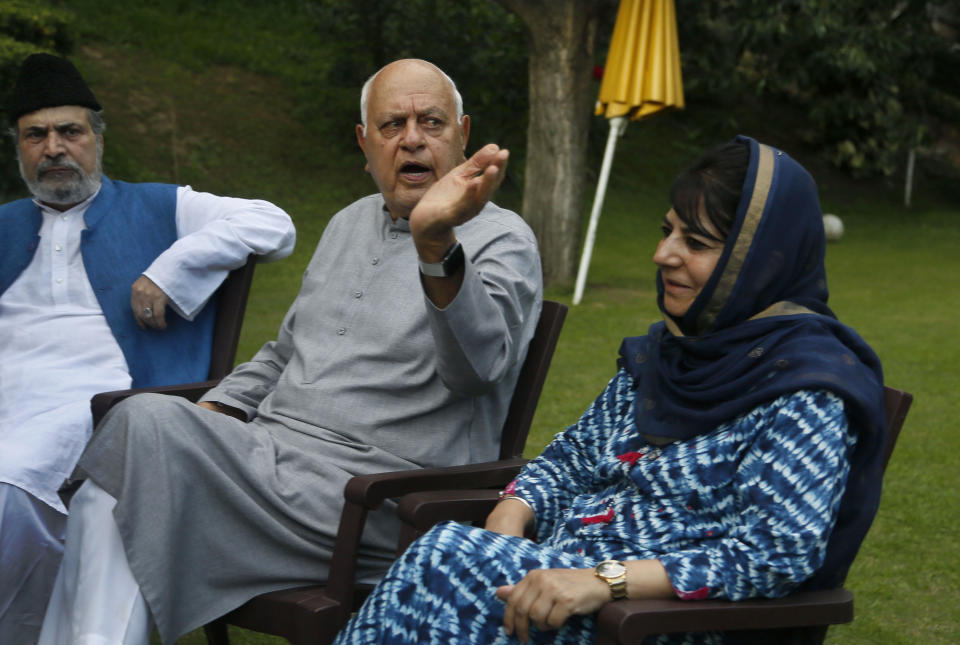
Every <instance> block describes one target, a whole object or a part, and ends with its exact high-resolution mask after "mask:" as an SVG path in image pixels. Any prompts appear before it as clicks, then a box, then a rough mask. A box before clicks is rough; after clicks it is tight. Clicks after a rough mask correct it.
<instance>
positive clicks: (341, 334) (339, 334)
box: [337, 327, 347, 336]
mask: <svg viewBox="0 0 960 645" xmlns="http://www.w3.org/2000/svg"><path fill="white" fill-rule="evenodd" d="M346 333H347V330H346V329H345V328H344V327H341V328H340V329H338V330H337V336H343V335H344V334H346Z"/></svg>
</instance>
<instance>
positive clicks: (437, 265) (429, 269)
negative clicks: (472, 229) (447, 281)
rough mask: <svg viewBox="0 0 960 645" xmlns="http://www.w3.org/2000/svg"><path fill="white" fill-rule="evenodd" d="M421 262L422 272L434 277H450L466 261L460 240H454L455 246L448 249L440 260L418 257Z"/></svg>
mask: <svg viewBox="0 0 960 645" xmlns="http://www.w3.org/2000/svg"><path fill="white" fill-rule="evenodd" d="M417 262H419V264H420V273H422V274H423V275H428V276H431V277H434V278H449V277H450V276H452V275H454V274H456V273H457V271H459V270H460V269H461V268H462V267H463V265H464V262H465V259H464V255H463V247H462V246H461V245H460V242H454V244H453V246H451V247H450V248H449V249H447V252H446V253H445V254H444V256H443V259H442V260H441V261H440V262H424V261H423V260H421V259H420V258H417Z"/></svg>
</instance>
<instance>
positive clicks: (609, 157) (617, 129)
mask: <svg viewBox="0 0 960 645" xmlns="http://www.w3.org/2000/svg"><path fill="white" fill-rule="evenodd" d="M626 129H627V117H626V116H615V117H613V118H611V119H610V134H609V135H608V136H607V147H606V149H605V150H604V152H603V164H602V165H601V166H600V178H599V179H598V181H597V193H596V195H595V196H594V198H593V208H592V209H591V210H590V223H589V225H588V226H587V236H586V238H585V239H584V241H583V254H582V255H581V256H580V268H579V269H578V270H577V284H576V287H574V290H573V304H575V305H579V304H580V300H581V299H582V298H583V288H584V286H585V285H586V283H587V271H588V270H589V269H590V258H591V256H592V255H593V244H594V241H595V239H596V237H597V222H599V221H600V210H601V209H602V208H603V198H604V197H605V196H606V194H607V180H608V179H609V178H610V166H612V165H613V151H614V150H615V149H616V147H617V139H618V138H619V137H622V136H623V133H624V132H625V131H626Z"/></svg>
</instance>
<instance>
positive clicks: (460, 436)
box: [80, 195, 542, 643]
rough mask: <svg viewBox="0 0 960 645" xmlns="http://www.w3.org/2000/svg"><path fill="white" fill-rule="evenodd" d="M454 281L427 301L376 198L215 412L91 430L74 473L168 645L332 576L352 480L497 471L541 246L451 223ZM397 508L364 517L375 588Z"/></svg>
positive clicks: (323, 252) (497, 226)
mask: <svg viewBox="0 0 960 645" xmlns="http://www.w3.org/2000/svg"><path fill="white" fill-rule="evenodd" d="M456 234H457V238H458V239H459V240H460V241H461V243H462V244H463V247H464V250H465V252H466V256H467V262H466V268H465V275H464V280H463V285H462V286H461V288H460V291H459V293H458V294H457V297H456V298H455V299H454V301H453V302H452V303H450V305H449V306H448V307H447V308H445V309H444V310H439V309H437V308H436V307H435V306H433V304H432V303H431V302H430V301H429V300H428V299H427V298H426V296H425V295H424V293H423V289H422V287H421V284H420V278H419V272H418V269H417V261H416V251H415V249H414V245H413V241H412V239H411V235H410V231H409V225H408V222H407V221H406V220H399V221H397V222H394V221H393V220H392V219H391V218H390V216H389V214H388V213H387V212H386V211H385V210H384V207H383V200H382V198H381V197H380V196H379V195H375V196H370V197H367V198H364V199H361V200H359V201H358V202H356V203H354V204H352V205H351V206H349V207H347V208H346V209H344V210H343V211H341V212H340V213H338V214H337V215H336V216H335V217H334V218H333V220H331V222H330V224H329V226H328V227H327V230H326V231H325V232H324V235H323V238H322V239H321V241H320V244H319V246H318V247H317V251H316V253H315V254H314V257H313V259H312V260H311V262H310V265H309V267H308V268H307V271H306V273H305V274H304V279H303V286H302V288H301V291H300V294H299V295H298V297H297V299H296V301H295V302H294V304H293V306H292V307H291V308H290V311H289V312H288V313H287V316H286V318H285V320H284V323H283V326H282V328H281V330H280V334H279V336H278V338H277V340H276V341H272V342H270V343H267V344H266V345H264V347H263V348H262V349H261V350H260V351H259V352H258V353H257V355H256V356H255V357H254V358H253V360H252V361H250V362H249V363H245V364H243V365H240V366H238V367H237V368H236V369H235V370H234V372H233V373H232V374H231V375H230V376H228V377H227V378H226V379H224V381H223V382H222V383H221V384H220V386H219V387H217V388H216V389H214V390H212V391H211V392H210V393H208V395H207V396H206V397H205V398H206V399H207V400H215V401H221V402H223V403H227V404H229V405H232V406H235V407H238V408H240V409H242V410H244V411H245V412H246V414H247V416H248V419H249V420H250V422H249V423H246V424H244V423H242V422H240V421H237V420H235V419H232V418H230V417H227V416H225V415H221V414H217V413H213V412H209V411H207V410H204V409H202V408H200V407H199V406H195V405H192V404H188V403H185V402H184V401H183V400H180V399H175V398H172V397H162V396H157V395H144V396H139V397H133V398H131V399H128V400H127V401H126V402H124V403H123V404H121V405H120V406H118V407H117V408H116V409H115V410H114V411H113V412H112V413H111V414H110V415H108V417H107V418H106V419H105V420H104V422H103V423H102V424H101V425H100V427H99V428H98V429H97V432H96V434H95V436H94V439H93V441H92V442H91V444H90V446H89V447H88V449H87V451H86V452H85V453H84V456H83V458H82V459H81V462H80V470H81V471H83V472H85V473H86V474H87V475H88V476H89V477H90V478H91V479H93V480H94V481H96V482H97V483H98V484H100V486H102V487H103V488H104V489H105V490H106V491H107V492H109V493H110V494H111V495H113V496H114V497H116V498H117V499H118V502H117V507H116V510H115V511H114V516H115V517H116V520H117V524H118V526H119V527H120V533H121V535H122V536H123V542H124V547H125V550H126V552H127V558H128V560H129V562H130V567H131V569H132V570H133V573H134V575H135V577H136V579H137V582H138V583H139V584H140V586H141V589H142V591H143V595H144V598H145V599H146V601H147V604H148V605H149V607H150V611H151V613H152V614H153V617H154V619H155V620H156V621H157V626H158V628H159V630H160V634H161V637H162V639H163V641H164V642H165V643H169V642H172V641H173V640H175V638H176V637H177V636H179V635H180V634H182V633H184V632H187V631H189V630H191V629H194V628H196V627H197V626H199V625H202V624H204V623H205V622H208V621H209V620H211V619H213V618H215V617H217V616H219V615H222V614H224V613H226V612H227V611H229V610H230V609H232V608H234V607H236V606H239V605H240V604H242V603H243V602H245V601H246V600H247V599H249V598H251V597H253V596H254V595H257V594H259V593H263V592H266V591H269V590H273V589H278V588H283V587H289V586H294V585H298V584H311V583H315V582H316V581H319V580H323V579H324V578H325V577H326V575H327V569H328V562H329V558H330V554H331V550H332V545H333V540H334V536H335V533H336V528H337V524H338V522H339V517H340V509H341V505H342V492H343V487H344V485H345V483H346V481H347V480H348V479H349V478H350V477H351V476H353V475H355V474H361V473H368V472H380V471H387V470H401V469H407V468H413V467H417V466H432V465H448V464H460V463H466V462H470V461H480V460H487V459H493V458H495V457H496V455H497V451H498V446H499V439H500V427H501V425H502V423H503V419H504V417H505V416H506V411H507V407H508V405H509V401H510V396H511V394H512V391H513V386H514V384H515V383H516V378H517V374H518V372H519V369H520V366H521V364H522V361H523V358H524V356H525V354H526V348H527V344H528V342H529V340H530V338H531V337H532V335H533V330H534V328H535V326H536V321H537V318H538V316H539V312H540V305H541V298H542V295H541V278H540V263H539V256H538V254H537V250H536V240H535V238H534V236H533V233H532V231H530V229H529V227H527V225H526V224H525V223H524V222H523V220H522V219H520V217H519V216H517V215H516V214H514V213H511V212H509V211H506V210H503V209H500V208H498V207H496V206H494V205H492V204H488V205H487V206H486V207H485V208H484V210H483V211H482V212H481V213H480V214H479V215H478V216H477V217H475V218H474V219H473V220H471V221H470V222H468V223H466V224H464V225H463V226H461V227H458V228H457V230H456ZM395 539H396V518H395V517H394V516H393V508H392V507H388V508H386V509H384V510H383V511H381V512H377V513H374V514H371V516H370V518H369V520H368V529H367V531H366V533H365V534H364V543H365V551H364V554H363V557H362V558H361V561H360V563H359V574H360V575H361V576H372V575H377V574H379V573H382V571H383V570H384V569H385V568H386V566H387V565H388V564H389V562H390V560H391V556H392V550H393V546H394V545H395Z"/></svg>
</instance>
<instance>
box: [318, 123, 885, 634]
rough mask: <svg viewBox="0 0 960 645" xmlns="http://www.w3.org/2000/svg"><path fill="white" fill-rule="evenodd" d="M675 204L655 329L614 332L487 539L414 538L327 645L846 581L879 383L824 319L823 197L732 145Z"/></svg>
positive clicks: (864, 520)
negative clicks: (593, 387) (617, 341)
mask: <svg viewBox="0 0 960 645" xmlns="http://www.w3.org/2000/svg"><path fill="white" fill-rule="evenodd" d="M670 197H671V203H672V205H673V208H672V209H671V210H670V211H669V212H668V213H667V214H666V216H665V217H664V219H663V223H662V228H663V239H662V240H661V241H660V243H659V244H658V246H657V250H656V252H655V253H654V256H653V260H654V262H655V263H656V265H657V266H658V271H657V293H658V304H659V306H660V310H661V311H662V312H663V321H662V322H658V323H656V324H654V325H652V326H651V327H650V329H649V331H648V333H647V334H646V335H645V336H638V337H631V338H626V339H624V341H623V344H622V345H621V348H620V356H619V360H618V367H619V370H618V372H617V374H616V376H614V378H613V379H612V380H611V381H610V383H609V385H608V386H607V388H606V389H605V390H604V392H603V393H602V394H601V395H600V396H599V397H598V398H597V400H596V401H595V402H594V403H593V405H591V407H590V408H589V409H588V410H587V411H586V412H585V413H584V415H583V416H582V417H581V418H580V420H579V421H578V422H577V423H576V424H575V425H573V426H571V427H570V428H568V429H567V430H566V431H565V432H563V433H561V434H559V435H557V437H556V438H555V439H554V440H553V442H552V443H551V444H550V445H549V446H547V448H546V450H545V451H544V452H543V454H542V455H541V456H540V457H538V458H536V459H534V460H533V461H531V462H530V463H529V464H527V466H525V467H524V469H523V471H522V472H521V473H520V475H519V476H518V477H517V479H516V480H515V481H514V482H513V483H511V485H510V486H508V487H507V490H506V491H504V495H503V499H502V501H501V502H500V503H499V504H498V505H497V507H496V508H495V509H494V511H493V512H492V513H491V515H490V516H489V518H488V519H487V523H486V528H485V529H477V528H470V527H464V526H462V525H459V524H453V523H447V524H442V525H439V526H437V527H435V528H434V529H433V530H431V531H430V532H428V533H427V534H426V535H424V536H423V537H422V538H420V540H418V541H417V542H415V543H414V544H413V545H412V546H411V547H410V549H408V551H407V552H406V553H405V554H404V555H403V556H402V557H401V558H400V559H399V560H398V561H397V562H396V563H395V564H394V566H393V567H392V568H391V569H390V571H389V572H388V573H387V575H386V577H385V578H384V579H383V580H382V581H381V583H380V584H379V585H378V587H377V588H376V590H375V591H374V593H373V595H372V596H371V597H370V598H369V599H368V600H367V602H366V604H365V605H364V606H363V608H362V609H361V610H360V611H359V612H358V613H357V615H356V616H355V617H354V618H353V620H352V621H351V622H350V623H349V625H348V626H347V628H346V629H345V630H344V632H343V633H342V634H341V635H340V637H339V639H338V641H337V643H338V645H346V644H353V643H431V642H432V643H450V642H457V643H507V642H513V640H514V638H518V639H519V640H520V641H522V642H526V641H528V640H531V641H533V642H538V643H582V642H589V640H590V639H591V635H592V633H593V630H594V619H593V614H594V613H595V612H596V611H597V610H598V609H599V608H600V607H601V606H602V605H603V604H604V603H606V602H610V601H611V600H616V599H619V598H623V597H628V598H645V597H646V598H650V597H680V598H685V599H691V600H695V599H701V598H728V599H731V600H740V599H744V598H750V597H759V596H766V597H776V596H782V595H785V594H787V593H789V592H791V591H793V590H795V589H797V588H800V587H804V588H817V587H824V586H833V585H835V584H837V583H838V582H839V581H840V580H842V578H843V576H844V575H845V573H846V569H847V567H849V565H850V563H851V562H852V560H853V557H854V555H855V553H856V551H857V549H858V547H859V545H860V542H861V540H862V539H863V537H864V535H865V534H866V531H867V528H868V527H869V525H870V522H871V521H872V519H873V516H874V514H875V512H876V509H877V505H878V502H879V495H880V476H881V453H882V448H883V443H884V434H885V431H886V426H885V419H884V415H883V377H882V373H881V368H880V362H879V360H878V359H877V356H876V354H874V352H873V351H872V350H871V349H870V347H869V346H867V344H866V343H865V342H864V341H863V340H862V339H861V338H860V337H859V336H858V335H857V334H856V332H854V331H853V330H851V329H850V328H848V327H846V326H844V325H843V324H841V323H840V322H839V321H837V319H836V317H835V316H834V315H833V313H832V312H831V311H830V309H829V308H828V307H827V304H826V303H827V284H826V272H825V269H824V249H825V242H824V233H823V223H822V215H821V212H820V205H819V202H818V199H817V190H816V185H815V183H814V181H813V179H812V177H811V176H810V175H809V173H807V172H806V170H804V169H803V167H801V166H800V165H799V164H798V163H797V162H796V161H794V160H793V159H791V158H790V157H789V156H788V155H786V154H784V153H783V152H781V151H779V150H776V149H774V148H771V147H769V146H766V145H763V144H760V143H758V142H756V141H754V140H753V139H750V138H748V137H738V138H737V139H735V140H734V141H732V142H730V143H727V144H724V145H722V146H719V147H718V148H715V149H713V150H711V151H709V152H707V153H705V154H704V155H703V156H701V157H700V158H699V159H698V160H697V161H696V162H694V164H693V165H692V166H691V167H690V168H688V169H687V170H686V171H684V172H683V173H681V175H680V176H679V177H678V178H677V180H676V182H675V183H674V186H673V188H672V190H671V196H670ZM529 529H533V530H535V533H536V541H535V542H534V541H531V540H528V539H525V538H524V537H523V534H524V531H525V530H529ZM725 640H726V639H725V636H724V635H723V634H686V635H683V634H680V635H678V634H673V635H661V636H660V637H657V638H654V639H651V642H658V643H678V642H697V643H712V642H716V643H722V642H725Z"/></svg>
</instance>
